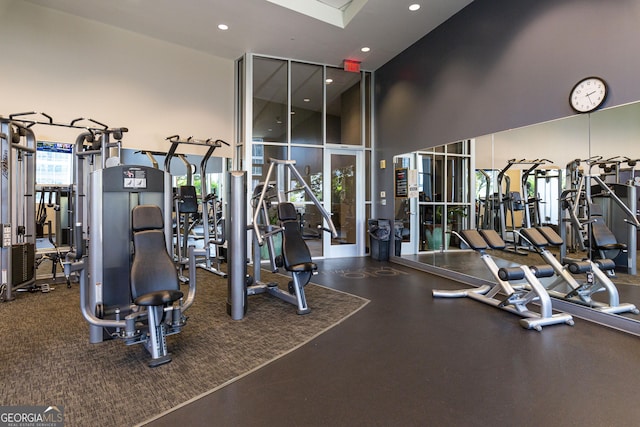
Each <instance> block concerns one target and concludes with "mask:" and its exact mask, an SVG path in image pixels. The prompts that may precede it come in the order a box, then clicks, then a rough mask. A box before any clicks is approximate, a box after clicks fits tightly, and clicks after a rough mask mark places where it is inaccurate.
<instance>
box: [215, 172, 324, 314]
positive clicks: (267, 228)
mask: <svg viewBox="0 0 640 427" xmlns="http://www.w3.org/2000/svg"><path fill="white" fill-rule="evenodd" d="M269 162H270V165H269V170H268V171H267V174H266V177H265V182H264V184H262V185H259V186H258V187H256V191H255V193H256V194H255V196H254V215H253V222H252V223H251V224H250V225H249V226H247V221H246V218H247V215H246V211H247V209H246V190H247V186H246V177H245V175H244V174H243V173H239V172H234V173H231V176H230V179H231V185H230V186H229V191H230V193H229V195H228V200H230V201H231V207H230V215H229V217H230V218H229V219H230V220H229V224H228V227H229V232H228V233H227V234H228V235H229V254H230V256H229V281H228V286H229V300H228V303H227V312H228V313H229V315H231V317H232V318H233V319H234V320H240V319H242V318H243V317H244V314H245V313H246V310H247V296H249V295H257V294H261V293H268V294H269V295H272V296H274V297H276V298H278V299H281V300H283V301H285V302H288V303H290V304H293V305H295V306H296V308H297V310H296V311H297V313H298V314H307V313H310V312H311V309H310V308H309V306H308V304H307V300H306V296H305V292H304V287H305V285H307V283H309V280H310V279H311V276H312V275H313V274H315V273H316V271H317V266H316V264H315V263H314V262H313V261H312V259H311V253H310V252H309V248H308V246H307V244H306V243H305V241H304V239H303V237H302V231H301V229H300V221H299V218H298V213H297V212H296V208H295V206H294V205H293V203H291V202H289V201H287V196H286V193H285V171H286V170H289V173H290V174H291V176H292V180H293V179H295V180H296V181H297V184H298V185H299V188H297V189H296V190H294V191H298V190H299V191H304V192H305V194H306V196H307V197H308V198H309V199H310V200H311V201H312V202H313V204H314V205H315V206H316V207H317V209H318V211H319V212H320V214H321V215H322V217H323V218H324V219H325V221H326V223H327V226H328V228H327V229H326V231H328V232H331V234H332V235H333V236H334V237H335V236H337V232H336V229H335V227H334V225H333V222H332V221H331V216H330V214H329V213H328V212H327V211H326V210H325V209H324V207H323V206H322V204H321V203H320V202H319V201H318V199H317V198H316V196H315V195H314V194H313V192H312V191H311V188H309V186H308V185H307V184H306V182H305V181H304V179H303V178H302V176H301V175H300V173H299V172H298V170H297V169H296V168H295V160H279V159H270V160H269ZM274 173H275V175H276V184H275V187H274V186H272V185H270V184H269V182H270V181H269V179H270V178H271V177H272V176H273V174H274ZM272 190H275V191H276V197H277V200H278V205H277V212H278V224H276V225H273V224H270V222H269V213H268V200H267V199H269V196H268V193H269V192H270V191H272ZM248 229H249V230H252V231H253V241H254V252H253V255H254V258H253V282H254V283H253V284H251V285H247V263H246V253H247V246H246V244H247V238H246V237H247V234H246V233H247V230H248ZM277 234H280V235H281V236H282V252H281V253H277V251H276V244H275V243H274V239H273V237H274V236H275V235H277ZM264 244H266V245H267V249H268V250H267V252H268V253H269V262H270V265H271V271H273V272H277V271H278V270H279V268H280V267H284V269H285V270H286V271H287V272H288V273H289V274H291V279H292V280H291V281H290V282H289V284H288V289H287V290H283V289H280V287H278V285H277V283H266V282H262V281H261V280H260V278H261V272H260V269H261V251H260V248H261V247H262V245H264Z"/></svg>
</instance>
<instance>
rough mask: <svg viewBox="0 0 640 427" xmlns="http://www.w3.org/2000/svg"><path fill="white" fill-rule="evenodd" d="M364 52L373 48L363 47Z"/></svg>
mask: <svg viewBox="0 0 640 427" xmlns="http://www.w3.org/2000/svg"><path fill="white" fill-rule="evenodd" d="M360 50H361V51H362V52H369V51H370V50H371V49H370V48H368V47H366V46H365V47H363V48H362V49H360Z"/></svg>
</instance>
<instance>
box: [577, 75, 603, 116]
mask: <svg viewBox="0 0 640 427" xmlns="http://www.w3.org/2000/svg"><path fill="white" fill-rule="evenodd" d="M606 97H607V84H606V83H605V81H604V80H603V79H601V78H599V77H587V78H586V79H582V80H580V81H579V82H578V83H577V84H576V85H575V86H574V87H573V89H571V94H570V95H569V103H570V104H571V107H572V108H573V109H574V110H576V111H577V112H578V113H588V112H590V111H593V110H595V109H597V108H598V107H600V106H601V105H602V103H603V102H604V100H605V98H606Z"/></svg>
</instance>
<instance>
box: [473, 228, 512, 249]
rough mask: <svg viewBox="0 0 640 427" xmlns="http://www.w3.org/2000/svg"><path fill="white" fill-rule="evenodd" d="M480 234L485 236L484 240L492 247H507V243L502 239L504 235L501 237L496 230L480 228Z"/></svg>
mask: <svg viewBox="0 0 640 427" xmlns="http://www.w3.org/2000/svg"><path fill="white" fill-rule="evenodd" d="M480 234H482V237H484V240H486V242H487V244H488V245H489V246H491V248H492V249H504V248H506V247H507V244H506V243H505V242H504V240H502V237H500V235H499V234H498V233H497V232H496V230H480Z"/></svg>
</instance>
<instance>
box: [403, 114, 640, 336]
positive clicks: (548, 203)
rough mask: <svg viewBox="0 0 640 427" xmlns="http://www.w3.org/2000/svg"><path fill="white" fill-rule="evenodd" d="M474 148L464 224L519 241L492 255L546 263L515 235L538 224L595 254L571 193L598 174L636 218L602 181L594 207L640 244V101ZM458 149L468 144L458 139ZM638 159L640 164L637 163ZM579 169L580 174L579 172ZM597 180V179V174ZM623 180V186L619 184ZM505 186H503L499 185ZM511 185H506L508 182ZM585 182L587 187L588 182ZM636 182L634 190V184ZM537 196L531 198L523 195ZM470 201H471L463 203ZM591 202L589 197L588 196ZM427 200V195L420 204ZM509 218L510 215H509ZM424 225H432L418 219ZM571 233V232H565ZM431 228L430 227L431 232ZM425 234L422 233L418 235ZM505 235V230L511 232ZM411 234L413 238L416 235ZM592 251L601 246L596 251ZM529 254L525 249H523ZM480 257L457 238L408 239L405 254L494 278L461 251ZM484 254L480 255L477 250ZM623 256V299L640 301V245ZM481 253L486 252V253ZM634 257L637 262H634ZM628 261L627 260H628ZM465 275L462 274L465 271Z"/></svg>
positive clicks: (592, 192) (574, 248)
mask: <svg viewBox="0 0 640 427" xmlns="http://www.w3.org/2000/svg"><path fill="white" fill-rule="evenodd" d="M470 141H472V142H471V147H470V149H469V153H470V154H471V158H470V162H469V164H470V166H469V182H470V184H469V185H470V188H471V191H470V193H471V200H470V201H469V205H468V206H469V211H468V212H467V213H468V214H465V215H464V218H459V226H458V228H462V227H465V228H494V229H496V230H497V231H501V230H506V231H507V233H506V238H505V241H508V243H509V244H511V245H512V249H513V251H510V252H509V253H497V252H494V253H492V256H494V257H499V258H500V259H501V260H503V261H504V262H505V263H514V264H517V263H520V264H527V265H534V264H543V260H542V258H540V257H539V256H538V254H536V253H535V252H532V251H530V250H525V249H524V248H520V244H519V241H517V239H518V237H517V236H516V235H515V234H510V230H513V227H514V226H515V228H519V227H524V226H527V225H528V224H531V225H532V226H533V225H538V224H539V225H547V226H551V227H553V228H554V229H555V230H556V231H558V234H562V237H563V238H564V239H565V241H566V242H567V245H565V250H566V252H564V253H562V254H557V255H556V256H558V257H560V256H564V257H570V258H571V257H576V258H580V257H584V256H587V255H588V254H589V253H595V249H594V248H581V247H580V244H579V242H580V241H581V240H582V241H584V239H582V237H581V236H578V235H575V234H574V233H576V232H575V231H572V227H571V226H567V223H569V222H570V218H569V215H568V212H569V211H568V210H567V209H566V208H567V203H574V204H575V205H576V208H575V209H574V212H577V215H578V216H579V215H580V212H579V211H578V206H577V205H578V204H580V203H581V202H580V200H577V198H575V197H574V199H571V195H572V193H571V192H569V191H566V190H568V189H570V188H574V187H577V186H579V184H580V183H579V182H577V181H576V182H572V179H573V180H576V179H577V178H576V176H585V175H592V176H597V177H598V178H600V179H601V180H602V181H603V182H605V183H606V184H607V185H608V186H609V188H610V189H611V190H612V191H613V194H614V195H616V198H618V199H620V200H621V201H622V202H623V203H624V204H625V205H626V206H627V207H629V208H630V210H631V211H632V213H633V214H634V215H633V216H629V215H630V214H629V213H628V212H625V211H624V210H621V208H618V207H617V206H616V201H615V200H612V199H613V198H612V197H611V196H610V195H606V194H605V193H606V191H603V190H602V188H601V186H599V185H598V184H597V183H596V182H595V181H591V182H590V185H589V186H588V188H589V193H588V196H589V197H590V199H591V201H592V202H593V203H592V205H598V206H596V207H593V208H592V209H593V212H596V211H597V210H601V211H602V214H603V216H604V217H605V222H606V225H607V227H608V228H610V229H611V230H613V231H614V232H615V234H616V235H618V240H621V241H624V243H629V246H630V247H633V246H637V240H638V239H637V237H638V229H637V227H634V226H633V225H630V224H632V223H633V222H634V221H635V222H636V225H637V217H638V208H637V206H638V195H639V194H640V191H638V194H635V193H634V192H635V190H636V189H638V186H640V178H638V177H640V160H639V159H640V103H633V104H628V105H624V106H618V107H613V108H609V109H603V110H600V111H597V112H595V113H591V114H585V115H575V116H571V117H567V118H564V119H558V120H554V121H551V122H546V123H540V124H535V125H531V126H526V127H523V128H518V129H510V130H505V131H503V132H498V133H495V134H491V135H484V136H476V137H474V138H471V139H470ZM455 144H457V145H455V146H456V147H457V146H459V145H460V143H459V142H456V143H455ZM446 147H447V146H444V147H442V148H440V147H436V148H433V147H432V148H429V149H426V150H420V151H418V152H415V153H410V154H405V155H402V156H398V158H400V157H404V158H413V159H420V158H421V156H422V157H423V156H424V153H425V152H445V153H446V152H447V148H446ZM636 161H637V164H636ZM572 173H573V175H572ZM594 179H595V178H594ZM618 183H619V184H620V188H618V187H616V185H617V184H618ZM498 187H499V188H500V190H496V188H498ZM505 187H506V188H505ZM584 187H585V188H586V187H587V186H584ZM630 187H633V188H632V189H631V190H629V191H631V193H629V194H627V190H626V189H628V188H630ZM510 193H517V194H516V196H517V197H516V198H519V199H521V200H515V198H514V200H512V201H511V202H510V203H509V204H507V207H506V210H505V212H503V213H502V214H500V213H499V212H498V202H497V201H496V200H492V198H494V197H496V196H495V195H496V194H501V196H500V197H505V196H509V194H510ZM524 198H531V199H534V201H533V200H532V202H530V203H529V204H527V203H525V202H524V201H523V200H522V199H524ZM458 203H459V204H461V205H466V203H464V201H460V202H458ZM408 204H409V202H408V201H402V200H400V201H398V199H396V212H405V211H409V212H410V213H412V214H413V213H415V214H416V216H419V215H417V214H418V212H419V210H414V209H407V208H406V206H407V205H408ZM585 204H586V202H585ZM416 206H419V201H417V202H416ZM501 216H502V217H501ZM414 226H415V227H417V228H418V230H420V229H421V228H424V227H425V224H422V223H420V221H418V222H416V221H414ZM561 231H563V233H560V232H561ZM423 234H424V233H423ZM414 235H417V236H420V232H419V231H418V232H417V233H414ZM504 235H505V234H503V236H504ZM408 238H409V237H406V238H405V239H408ZM592 250H593V251H594V252H592ZM518 252H522V253H518ZM470 255H474V254H473V253H471V254H470V253H469V251H468V250H465V248H464V245H463V247H462V248H460V245H459V242H457V241H455V239H454V238H452V239H451V243H450V245H449V244H444V245H443V244H441V245H439V246H438V248H437V249H433V248H430V247H429V246H425V245H421V244H420V242H418V243H417V244H412V245H407V244H406V242H405V244H403V250H402V255H401V258H402V260H405V261H409V262H412V263H414V262H415V263H420V264H424V265H429V266H434V267H437V268H439V269H446V270H447V271H451V272H452V273H454V274H453V275H452V276H451V277H458V278H460V277H463V276H473V277H477V278H478V279H480V280H492V275H491V273H490V272H489V271H488V270H487V269H486V266H485V265H484V264H482V263H480V262H479V263H478V265H477V268H475V267H473V264H470V263H469V262H467V261H466V260H464V259H463V258H458V256H467V257H468V256H470ZM476 255H477V254H476ZM604 255H606V256H607V257H611V258H616V257H617V258H616V264H617V265H618V268H616V270H615V277H612V281H613V282H614V283H615V284H616V285H617V286H618V289H619V293H620V301H623V302H628V303H632V304H635V305H636V306H638V307H640V277H638V275H637V270H636V259H637V251H633V253H631V254H625V253H624V252H618V253H617V254H616V253H612V252H611V253H606V254H604ZM478 258H479V255H478ZM631 258H633V262H631ZM625 263H626V264H625ZM457 274H459V275H457ZM608 316H613V317H623V318H624V320H625V321H626V319H633V320H634V321H635V322H638V324H640V315H636V314H632V313H622V314H617V315H608Z"/></svg>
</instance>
